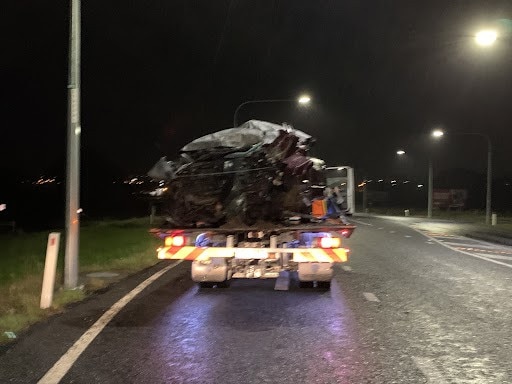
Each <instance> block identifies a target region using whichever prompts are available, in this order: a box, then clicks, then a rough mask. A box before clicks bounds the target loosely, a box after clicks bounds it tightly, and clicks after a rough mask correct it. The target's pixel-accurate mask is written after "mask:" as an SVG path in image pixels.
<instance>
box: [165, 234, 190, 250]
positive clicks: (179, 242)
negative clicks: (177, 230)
mask: <svg viewBox="0 0 512 384" xmlns="http://www.w3.org/2000/svg"><path fill="white" fill-rule="evenodd" d="M184 245H185V236H181V235H179V236H168V237H166V238H165V246H166V247H182V246H184Z"/></svg>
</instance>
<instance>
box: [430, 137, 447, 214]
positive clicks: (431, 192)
mask: <svg viewBox="0 0 512 384" xmlns="http://www.w3.org/2000/svg"><path fill="white" fill-rule="evenodd" d="M443 135H444V132H443V131H442V130H441V129H434V130H433V131H432V137H433V138H435V139H439V138H441V137H442V136H443ZM433 195H434V167H433V164H432V155H429V157H428V199H427V217H428V218H429V219H431V218H432V208H433V202H434V199H433Z"/></svg>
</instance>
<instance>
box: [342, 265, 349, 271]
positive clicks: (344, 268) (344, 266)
mask: <svg viewBox="0 0 512 384" xmlns="http://www.w3.org/2000/svg"><path fill="white" fill-rule="evenodd" d="M341 269H343V270H344V271H347V272H350V271H352V268H351V267H350V266H349V265H342V266H341Z"/></svg>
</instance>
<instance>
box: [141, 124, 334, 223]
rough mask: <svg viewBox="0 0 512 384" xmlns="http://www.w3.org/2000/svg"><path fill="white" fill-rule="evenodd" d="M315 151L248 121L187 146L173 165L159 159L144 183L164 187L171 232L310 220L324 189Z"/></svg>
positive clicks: (301, 138)
mask: <svg viewBox="0 0 512 384" xmlns="http://www.w3.org/2000/svg"><path fill="white" fill-rule="evenodd" d="M313 143H314V139H313V138H312V137H311V136H310V135H308V134H306V133H304V132H301V131H299V130H296V129H294V128H292V127H291V126H288V125H277V124H272V123H269V122H265V121H258V120H250V121H248V122H246V123H244V124H243V125H241V126H240V127H237V128H230V129H225V130H222V131H218V132H215V133H212V134H209V135H206V136H203V137H200V138H198V139H196V140H194V141H192V142H190V143H188V144H187V145H185V146H184V147H183V148H182V149H181V150H180V157H179V158H178V159H177V160H175V161H167V160H166V158H165V157H163V158H161V159H160V160H159V161H158V162H157V163H156V164H155V165H154V167H153V168H152V169H151V170H150V171H149V172H148V175H149V176H150V177H151V178H153V179H156V180H163V181H165V182H166V186H167V191H166V194H165V196H163V201H164V202H165V207H164V208H165V210H166V214H167V221H168V222H169V223H170V224H171V225H173V226H177V227H194V226H210V227H218V226H226V225H230V224H231V225H239V224H242V223H243V224H245V225H253V224H255V223H256V222H257V221H259V222H260V223H261V222H262V221H263V222H270V223H276V222H282V221H283V220H285V219H288V218H290V217H291V216H295V217H297V216H298V217H300V218H302V219H311V216H310V215H311V204H312V201H313V200H314V199H322V198H324V192H325V189H326V188H325V187H326V177H325V164H324V161H323V160H320V159H317V158H313V157H310V156H309V150H310V148H311V146H312V144H313ZM333 216H335V217H336V218H338V217H340V214H339V211H336V213H335V214H334V215H333ZM341 219H342V220H343V217H342V216H341Z"/></svg>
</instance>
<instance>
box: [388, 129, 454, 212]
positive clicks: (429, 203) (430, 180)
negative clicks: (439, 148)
mask: <svg viewBox="0 0 512 384" xmlns="http://www.w3.org/2000/svg"><path fill="white" fill-rule="evenodd" d="M443 135H444V132H443V131H441V130H439V129H436V130H435V131H433V132H432V136H433V137H435V138H439V137H441V136H443ZM396 154H397V155H398V156H403V155H405V151H404V150H403V149H399V150H398V151H396ZM433 194H434V167H433V164H432V155H429V157H428V186H427V217H428V218H429V219H431V218H432V208H433V201H434V199H433Z"/></svg>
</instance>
